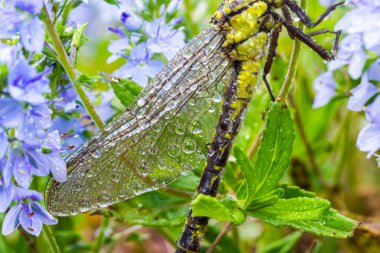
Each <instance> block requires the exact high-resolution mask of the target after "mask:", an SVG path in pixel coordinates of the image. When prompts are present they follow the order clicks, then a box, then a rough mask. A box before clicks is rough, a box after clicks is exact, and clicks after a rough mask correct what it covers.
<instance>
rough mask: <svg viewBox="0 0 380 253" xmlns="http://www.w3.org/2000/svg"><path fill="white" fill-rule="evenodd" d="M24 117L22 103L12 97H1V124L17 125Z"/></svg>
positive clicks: (5, 125) (12, 126)
mask: <svg viewBox="0 0 380 253" xmlns="http://www.w3.org/2000/svg"><path fill="white" fill-rule="evenodd" d="M23 117H24V114H23V110H22V105H21V103H19V102H18V101H16V100H14V99H12V98H5V97H4V98H0V125H2V126H4V127H6V128H14V127H17V126H18V125H19V124H20V123H21V121H22V120H23Z"/></svg>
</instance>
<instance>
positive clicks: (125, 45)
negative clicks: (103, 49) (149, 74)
mask: <svg viewBox="0 0 380 253" xmlns="http://www.w3.org/2000/svg"><path fill="white" fill-rule="evenodd" d="M140 38H141V34H138V33H132V34H131V36H130V38H128V37H122V38H121V39H118V40H113V41H111V42H110V44H109V45H108V51H109V52H111V53H112V55H111V56H110V57H109V58H108V59H107V63H112V62H114V61H116V60H117V59H119V58H120V57H122V56H123V55H124V54H125V52H126V51H127V50H130V49H131V48H132V46H131V44H132V45H134V44H136V43H137V42H138V41H139V40H140Z"/></svg>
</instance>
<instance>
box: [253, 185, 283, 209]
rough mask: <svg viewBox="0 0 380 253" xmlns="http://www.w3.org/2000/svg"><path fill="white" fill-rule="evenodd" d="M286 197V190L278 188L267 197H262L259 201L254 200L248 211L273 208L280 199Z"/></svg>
mask: <svg viewBox="0 0 380 253" xmlns="http://www.w3.org/2000/svg"><path fill="white" fill-rule="evenodd" d="M283 195H284V190H283V189H281V188H278V189H276V190H274V191H272V192H271V193H270V194H268V195H267V196H265V197H261V198H258V199H253V200H252V201H251V202H250V203H249V204H248V207H247V208H246V209H249V210H255V209H260V208H264V207H267V206H272V205H274V204H275V203H276V202H277V201H278V200H279V199H281V198H282V196H283Z"/></svg>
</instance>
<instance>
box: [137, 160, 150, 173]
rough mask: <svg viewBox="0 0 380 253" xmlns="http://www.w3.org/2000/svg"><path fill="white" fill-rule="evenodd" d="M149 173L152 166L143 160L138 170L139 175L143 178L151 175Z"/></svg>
mask: <svg viewBox="0 0 380 253" xmlns="http://www.w3.org/2000/svg"><path fill="white" fill-rule="evenodd" d="M149 172H150V165H149V164H148V162H147V161H146V160H142V161H141V163H140V166H139V169H138V173H139V174H140V175H141V176H143V177H146V176H147V175H148V174H149Z"/></svg>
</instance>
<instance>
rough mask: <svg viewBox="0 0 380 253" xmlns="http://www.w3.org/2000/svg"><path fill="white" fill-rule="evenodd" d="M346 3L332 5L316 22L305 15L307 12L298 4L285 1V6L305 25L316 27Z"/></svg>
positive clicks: (288, 0) (291, 0)
mask: <svg viewBox="0 0 380 253" xmlns="http://www.w3.org/2000/svg"><path fill="white" fill-rule="evenodd" d="M344 3H345V2H340V3H336V4H334V5H331V6H330V7H328V8H327V9H326V11H325V12H324V13H322V14H321V15H320V16H319V18H318V20H317V21H316V22H314V23H313V22H312V21H311V19H310V17H309V16H308V15H307V14H306V13H305V11H304V10H303V9H302V8H301V7H300V6H298V4H297V3H296V2H294V1H293V0H285V5H286V6H288V7H289V9H290V10H291V11H292V12H293V13H294V14H296V15H297V17H299V18H300V20H301V22H302V23H304V24H305V25H306V26H307V27H316V26H317V25H319V24H320V23H321V22H322V21H323V20H324V19H325V18H326V17H327V16H328V15H329V14H330V13H331V12H332V11H334V10H335V9H336V7H338V6H340V5H342V4H344Z"/></svg>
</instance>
